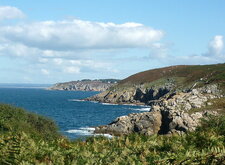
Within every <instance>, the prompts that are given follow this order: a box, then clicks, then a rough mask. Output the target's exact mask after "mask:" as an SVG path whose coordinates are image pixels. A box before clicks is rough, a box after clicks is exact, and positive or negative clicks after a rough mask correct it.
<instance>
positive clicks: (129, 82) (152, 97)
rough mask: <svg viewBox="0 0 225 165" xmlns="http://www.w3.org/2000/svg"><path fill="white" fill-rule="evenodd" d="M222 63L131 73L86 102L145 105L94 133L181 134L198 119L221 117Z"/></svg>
mask: <svg viewBox="0 0 225 165" xmlns="http://www.w3.org/2000/svg"><path fill="white" fill-rule="evenodd" d="M224 96H225V64H215V65H191V66H188V65H180V66H170V67H165V68H160V69H153V70H148V71H145V72H141V73H137V74H134V75H132V76H130V77H128V78H126V79H124V80H121V81H120V82H119V83H118V84H117V85H115V86H113V87H111V88H110V89H109V90H107V91H105V92H102V93H100V94H98V95H95V96H93V97H90V98H87V99H86V100H89V101H98V102H106V103H113V104H141V105H149V106H150V108H149V112H144V113H137V114H135V113H134V114H130V115H128V116H122V117H118V118H117V119H115V120H114V121H113V122H112V123H110V124H108V125H105V126H99V127H96V130H95V132H96V133H110V134H114V135H118V134H119V135H121V134H131V133H140V134H144V135H153V134H173V133H178V134H182V133H184V132H188V131H193V130H195V129H196V127H197V126H198V125H199V123H200V121H201V119H202V118H207V116H209V115H217V114H220V115H224V114H225V97H224Z"/></svg>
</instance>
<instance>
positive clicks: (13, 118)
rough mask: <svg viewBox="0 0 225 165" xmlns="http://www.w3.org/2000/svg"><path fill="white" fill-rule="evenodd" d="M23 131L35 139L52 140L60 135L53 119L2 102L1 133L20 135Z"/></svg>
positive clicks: (0, 115) (0, 109)
mask: <svg viewBox="0 0 225 165" xmlns="http://www.w3.org/2000/svg"><path fill="white" fill-rule="evenodd" d="M21 132H24V133H25V134H28V135H29V136H30V137H31V138H33V139H40V138H44V139H46V140H52V139H55V138H57V137H59V136H60V134H59V133H58V128H57V126H56V125H55V123H54V122H53V121H52V120H50V119H48V118H46V117H43V116H40V115H37V114H34V113H31V112H27V111H26V110H24V109H22V108H17V107H13V106H10V105H6V104H0V134H1V135H18V134H20V133H21Z"/></svg>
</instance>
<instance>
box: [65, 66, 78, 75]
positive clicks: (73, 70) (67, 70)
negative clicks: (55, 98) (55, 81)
mask: <svg viewBox="0 0 225 165" xmlns="http://www.w3.org/2000/svg"><path fill="white" fill-rule="evenodd" d="M64 72H65V73H75V74H78V73H80V68H78V67H75V66H69V67H65V68H64Z"/></svg>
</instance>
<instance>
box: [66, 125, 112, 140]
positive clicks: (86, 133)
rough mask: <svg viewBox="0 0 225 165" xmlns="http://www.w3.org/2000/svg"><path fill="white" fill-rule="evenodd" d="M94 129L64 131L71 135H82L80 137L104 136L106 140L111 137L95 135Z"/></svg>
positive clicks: (84, 128)
mask: <svg viewBox="0 0 225 165" xmlns="http://www.w3.org/2000/svg"><path fill="white" fill-rule="evenodd" d="M94 131H95V128H93V127H81V128H79V129H71V130H68V131H66V132H67V133H71V134H77V135H82V136H92V135H94V136H105V137H107V138H112V137H113V136H112V135H110V134H95V133H94Z"/></svg>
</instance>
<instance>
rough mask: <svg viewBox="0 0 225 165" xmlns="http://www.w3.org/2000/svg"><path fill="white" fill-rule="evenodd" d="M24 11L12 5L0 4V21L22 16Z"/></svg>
mask: <svg viewBox="0 0 225 165" xmlns="http://www.w3.org/2000/svg"><path fill="white" fill-rule="evenodd" d="M24 16H25V15H24V13H23V12H22V11H21V10H19V9H17V8H16V7H12V6H0V21H1V20H6V19H16V18H23V17H24Z"/></svg>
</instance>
